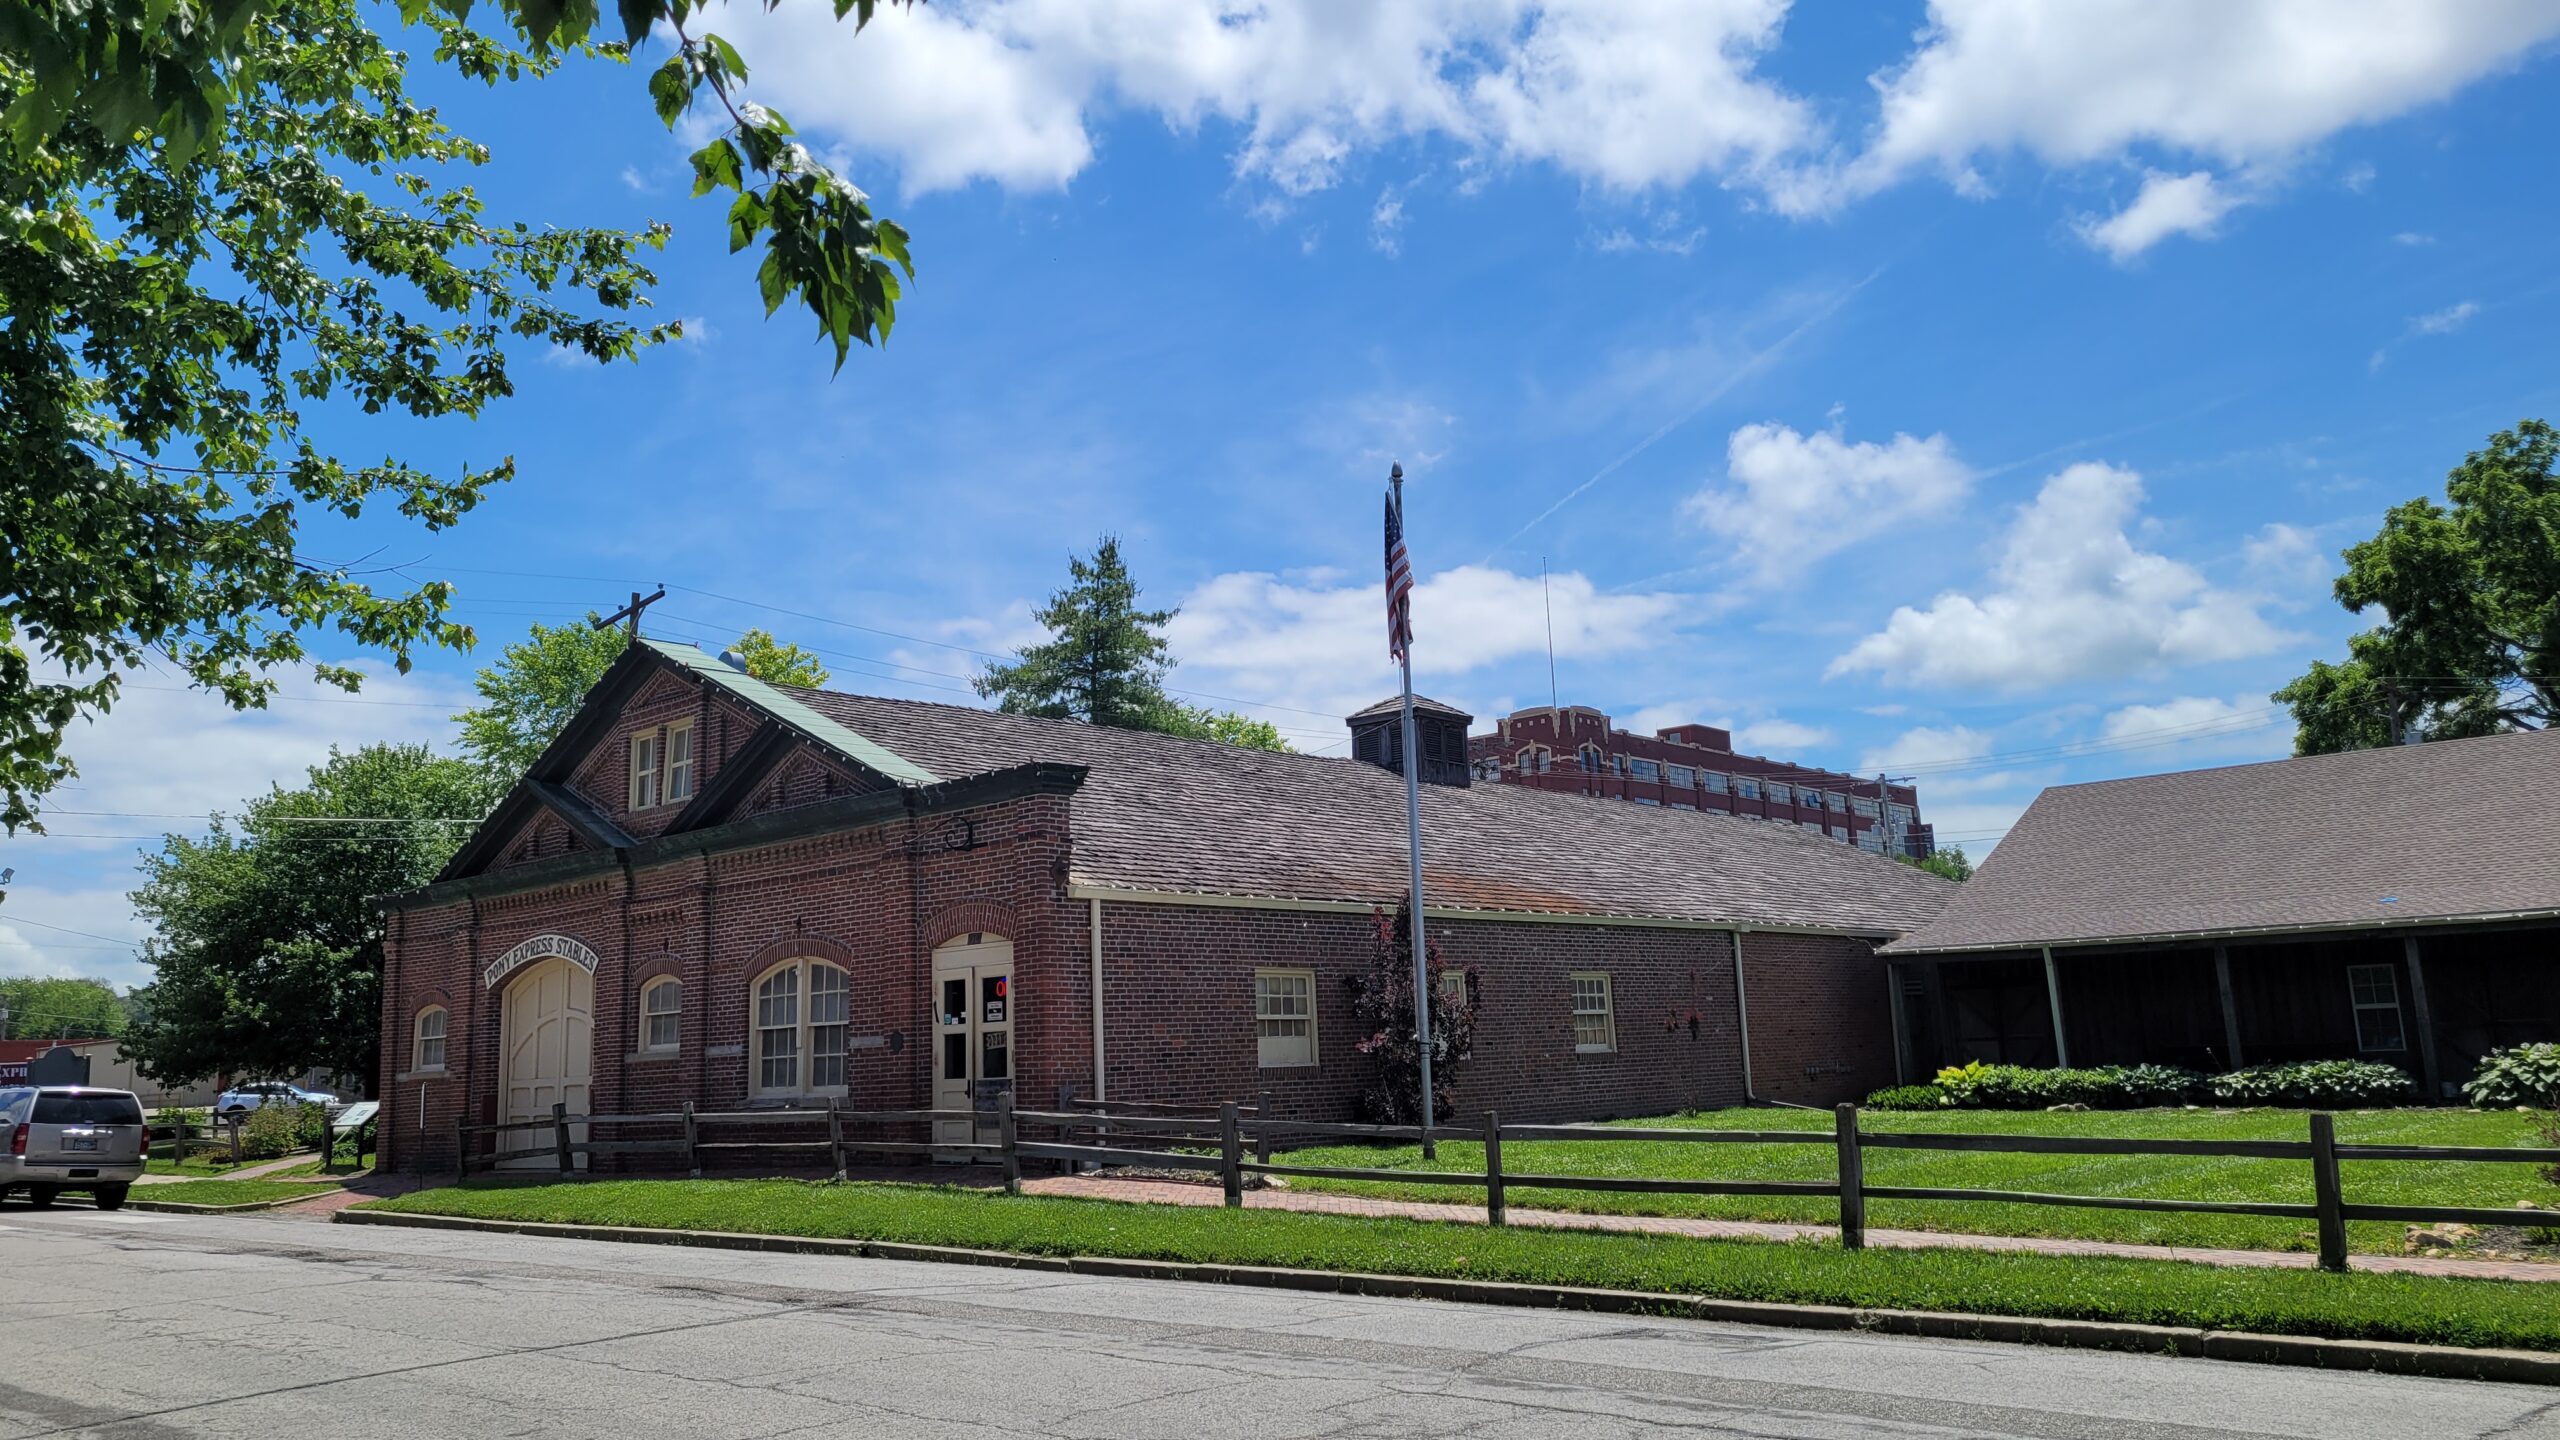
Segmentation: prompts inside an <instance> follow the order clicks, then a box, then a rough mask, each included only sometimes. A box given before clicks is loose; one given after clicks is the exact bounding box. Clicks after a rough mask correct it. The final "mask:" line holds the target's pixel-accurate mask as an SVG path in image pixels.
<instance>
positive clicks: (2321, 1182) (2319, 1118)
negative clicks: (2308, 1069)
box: [2311, 1110, 2347, 1271]
mask: <svg viewBox="0 0 2560 1440" xmlns="http://www.w3.org/2000/svg"><path fill="white" fill-rule="evenodd" d="M2311 1197H2312V1201H2313V1203H2314V1205H2316V1206H2317V1207H2318V1209H2319V1212H2320V1218H2319V1224H2320V1268H2321V1269H2323V1270H2331V1271H2344V1270H2345V1269H2346V1268H2347V1217H2346V1196H2345V1195H2344V1194H2343V1193H2342V1187H2341V1186H2340V1185H2339V1183H2338V1136H2337V1130H2336V1123H2335V1122H2334V1121H2333V1120H2332V1119H2331V1118H2330V1116H2329V1112H2328V1111H2326V1110H2314V1111H2312V1112H2311Z"/></svg>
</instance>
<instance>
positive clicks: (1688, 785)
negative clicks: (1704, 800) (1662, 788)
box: [1664, 765, 1698, 790]
mask: <svg viewBox="0 0 2560 1440" xmlns="http://www.w3.org/2000/svg"><path fill="white" fill-rule="evenodd" d="M1664 773H1665V774H1667V775H1668V776H1670V777H1671V783H1672V784H1674V785H1677V786H1679V787H1680V788H1681V789H1683V790H1694V789H1696V788H1697V787H1698V772H1697V770H1696V769H1694V768H1693V767H1691V766H1687V765H1673V766H1670V767H1668V768H1667V769H1666V770H1665V771H1664Z"/></svg>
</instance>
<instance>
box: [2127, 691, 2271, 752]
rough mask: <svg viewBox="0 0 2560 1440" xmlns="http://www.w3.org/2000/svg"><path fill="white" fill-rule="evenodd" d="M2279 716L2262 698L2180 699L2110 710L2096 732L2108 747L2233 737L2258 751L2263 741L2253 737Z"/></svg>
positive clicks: (2205, 697) (2190, 742)
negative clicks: (2111, 743) (2122, 743)
mask: <svg viewBox="0 0 2560 1440" xmlns="http://www.w3.org/2000/svg"><path fill="white" fill-rule="evenodd" d="M2282 714H2283V709H2282V707H2281V706H2278V705H2275V704H2272V703H2271V702H2269V701H2268V699H2267V698H2266V697H2265V696H2263V695H2243V696H2240V697H2239V698H2237V699H2232V700H2223V699H2218V698H2215V697H2213V696H2209V695H2181V696H2179V697H2177V698H2176V699H2174V700H2163V701H2161V702H2160V703H2159V704H2156V705H2127V706H2124V707H2122V708H2121V709H2116V710H2110V711H2108V712H2107V715H2106V718H2105V719H2104V720H2102V721H2100V722H2099V727H2098V729H2099V734H2100V736H2101V737H2102V738H2104V739H2106V740H2109V741H2133V742H2162V743H2175V744H2181V745H2185V744H2194V743H2198V742H2201V741H2221V740H2225V739H2227V738H2229V737H2231V736H2235V735H2237V736H2243V737H2245V740H2244V744H2245V745H2246V746H2248V747H2249V748H2260V747H2263V745H2264V743H2265V737H2264V736H2263V735H2261V734H2258V733H2256V732H2261V731H2265V730H2267V729H2269V728H2271V727H2273V726H2274V725H2275V724H2276V721H2277V719H2278V718H2279V717H2280V716H2281V715H2282Z"/></svg>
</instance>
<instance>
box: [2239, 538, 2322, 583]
mask: <svg viewBox="0 0 2560 1440" xmlns="http://www.w3.org/2000/svg"><path fill="white" fill-rule="evenodd" d="M2240 559H2241V563H2242V564H2243V565H2245V566H2247V567H2248V571H2249V577H2250V578H2251V579H2252V580H2258V581H2263V582H2266V583H2267V584H2268V585H2269V586H2270V587H2271V588H2274V589H2279V590H2301V589H2308V588H2310V587H2312V586H2315V585H2318V584H2320V583H2321V582H2323V581H2325V580H2327V579H2328V578H2329V552H2328V550H2327V549H2326V548H2324V547H2323V546H2322V545H2321V544H2320V542H2319V541H2318V540H2317V539H2316V538H2314V537H2313V536H2312V533H2311V532H2310V531H2308V530H2305V529H2303V528H2302V527H2301V526H2299V525H2287V524H2285V523H2283V522H2282V521H2270V522H2269V523H2268V524H2266V525H2265V526H2263V527H2261V528H2260V529H2259V531H2258V533H2257V534H2255V535H2252V536H2250V537H2249V538H2248V539H2246V540H2244V541H2242V542H2240Z"/></svg>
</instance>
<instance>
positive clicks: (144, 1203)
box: [124, 1185, 346, 1215]
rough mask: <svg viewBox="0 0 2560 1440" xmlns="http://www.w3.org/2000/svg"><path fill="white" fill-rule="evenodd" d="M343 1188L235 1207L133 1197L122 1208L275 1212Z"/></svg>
mask: <svg viewBox="0 0 2560 1440" xmlns="http://www.w3.org/2000/svg"><path fill="white" fill-rule="evenodd" d="M345 1188H346V1187H345V1186H343V1185H332V1186H330V1187H329V1188H328V1189H326V1190H319V1189H314V1190H312V1191H310V1192H309V1193H307V1194H302V1195H279V1196H277V1197H276V1198H275V1199H273V1200H244V1201H242V1202H241V1203H239V1204H237V1205H197V1204H194V1203H192V1202H189V1201H185V1200H146V1199H143V1198H141V1197H139V1196H135V1197H130V1198H128V1199H127V1200H126V1201H125V1202H124V1208H126V1209H127V1210H161V1211H166V1212H167V1213H169V1214H172V1215H241V1214H246V1213H247V1212H249V1211H251V1210H276V1209H281V1208H282V1207H284V1206H287V1205H299V1204H301V1203H302V1202H303V1201H305V1200H316V1199H318V1198H319V1197H321V1196H323V1195H335V1194H337V1193H338V1192H339V1191H341V1190H344V1189H345Z"/></svg>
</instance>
